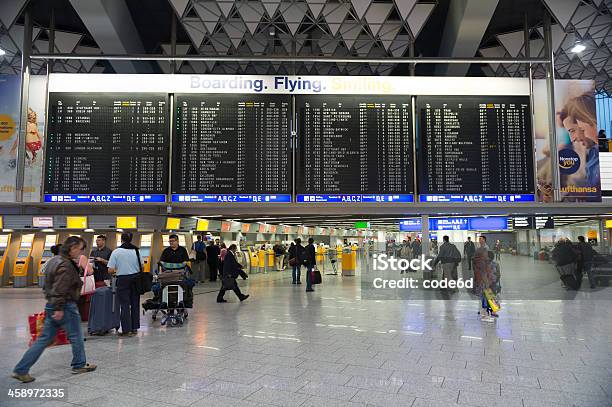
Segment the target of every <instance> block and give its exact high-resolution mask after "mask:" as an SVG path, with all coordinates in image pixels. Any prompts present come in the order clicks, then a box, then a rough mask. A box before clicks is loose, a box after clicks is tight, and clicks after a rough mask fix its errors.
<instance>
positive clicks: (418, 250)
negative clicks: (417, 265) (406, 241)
mask: <svg viewBox="0 0 612 407" xmlns="http://www.w3.org/2000/svg"><path fill="white" fill-rule="evenodd" d="M421 254H423V246H421V242H419V241H418V240H416V241H415V242H414V243H412V257H418V256H420V255H421Z"/></svg>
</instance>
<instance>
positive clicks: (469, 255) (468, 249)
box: [463, 237, 476, 270]
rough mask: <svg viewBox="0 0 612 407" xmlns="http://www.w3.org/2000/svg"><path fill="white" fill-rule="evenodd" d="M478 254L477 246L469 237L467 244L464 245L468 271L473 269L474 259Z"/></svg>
mask: <svg viewBox="0 0 612 407" xmlns="http://www.w3.org/2000/svg"><path fill="white" fill-rule="evenodd" d="M475 253H476V245H474V242H472V238H471V237H468V240H467V242H465V243H464V244H463V255H464V256H465V258H466V260H467V264H468V270H471V269H472V259H473V258H474V254H475Z"/></svg>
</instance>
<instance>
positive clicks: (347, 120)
mask: <svg viewBox="0 0 612 407" xmlns="http://www.w3.org/2000/svg"><path fill="white" fill-rule="evenodd" d="M296 109H297V114H298V119H297V120H298V125H299V131H298V159H297V162H296V169H297V177H296V192H297V194H413V193H414V169H413V165H414V164H413V163H414V161H413V153H412V152H413V139H412V121H411V115H412V114H411V112H412V108H411V98H410V96H397V97H396V96H378V95H377V96H370V95H345V96H333V95H315V96H310V95H309V96H296Z"/></svg>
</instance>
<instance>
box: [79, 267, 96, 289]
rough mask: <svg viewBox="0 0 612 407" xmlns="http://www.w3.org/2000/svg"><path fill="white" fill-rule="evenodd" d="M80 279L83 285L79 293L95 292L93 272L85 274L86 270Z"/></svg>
mask: <svg viewBox="0 0 612 407" xmlns="http://www.w3.org/2000/svg"><path fill="white" fill-rule="evenodd" d="M81 281H83V287H81V295H88V294H93V293H95V292H96V279H95V278H94V276H93V274H91V275H89V276H88V275H87V270H86V271H85V272H84V273H83V277H81Z"/></svg>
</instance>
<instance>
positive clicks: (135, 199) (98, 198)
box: [45, 194, 166, 203]
mask: <svg viewBox="0 0 612 407" xmlns="http://www.w3.org/2000/svg"><path fill="white" fill-rule="evenodd" d="M45 202H51V203H84V202H90V203H98V202H100V203H163V202H166V195H162V194H152V195H138V194H136V195H111V194H85V195H58V194H45Z"/></svg>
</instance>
